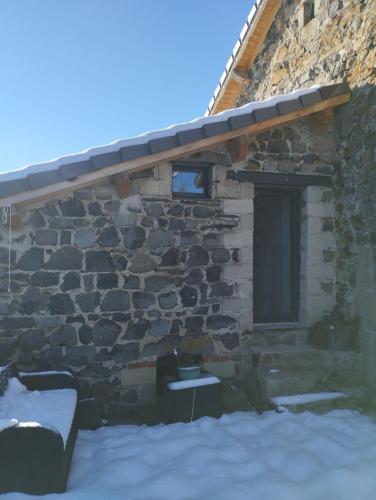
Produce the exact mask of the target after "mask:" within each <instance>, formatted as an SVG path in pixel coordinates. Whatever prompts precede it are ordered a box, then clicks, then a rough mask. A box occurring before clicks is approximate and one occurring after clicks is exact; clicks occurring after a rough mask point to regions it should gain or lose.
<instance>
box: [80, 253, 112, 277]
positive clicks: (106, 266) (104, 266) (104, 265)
mask: <svg viewBox="0 0 376 500" xmlns="http://www.w3.org/2000/svg"><path fill="white" fill-rule="evenodd" d="M114 270H115V266H114V261H113V259H112V256H111V254H110V252H107V250H88V251H87V252H86V271H94V272H99V273H101V272H112V271H114Z"/></svg>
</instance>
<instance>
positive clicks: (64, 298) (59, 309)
mask: <svg viewBox="0 0 376 500" xmlns="http://www.w3.org/2000/svg"><path fill="white" fill-rule="evenodd" d="M48 310H49V312H50V314H52V315H54V314H73V313H74V304H73V301H72V299H71V297H70V295H68V294H66V293H57V294H55V295H51V297H50V298H49V301H48Z"/></svg>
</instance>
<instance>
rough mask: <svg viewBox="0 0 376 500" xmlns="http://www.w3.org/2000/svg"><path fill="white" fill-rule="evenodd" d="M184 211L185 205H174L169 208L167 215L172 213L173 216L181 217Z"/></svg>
mask: <svg viewBox="0 0 376 500" xmlns="http://www.w3.org/2000/svg"><path fill="white" fill-rule="evenodd" d="M183 213H184V207H183V205H173V206H172V207H171V208H169V209H168V210H167V215H172V216H173V217H181V216H182V215H183Z"/></svg>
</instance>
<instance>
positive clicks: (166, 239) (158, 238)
mask: <svg viewBox="0 0 376 500" xmlns="http://www.w3.org/2000/svg"><path fill="white" fill-rule="evenodd" d="M147 245H148V247H150V248H163V247H169V246H173V245H174V238H173V236H172V234H171V233H169V232H168V231H165V230H164V229H154V230H153V231H150V234H149V237H148V239H147Z"/></svg>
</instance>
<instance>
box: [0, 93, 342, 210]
mask: <svg viewBox="0 0 376 500" xmlns="http://www.w3.org/2000/svg"><path fill="white" fill-rule="evenodd" d="M350 98H351V94H350V93H344V94H341V95H337V96H335V97H331V98H328V99H324V100H322V101H319V102H316V103H315V104H312V105H311V106H307V107H305V108H302V109H299V110H296V111H292V112H290V113H286V114H283V115H278V116H275V117H273V118H270V119H267V120H264V121H261V122H256V123H253V124H252V125H248V126H246V127H242V128H238V129H236V130H231V131H229V132H225V133H222V134H218V135H214V136H212V137H207V138H205V139H201V140H198V141H196V142H192V143H188V144H185V145H183V146H177V147H175V148H172V149H168V150H164V151H160V152H158V153H154V154H151V155H148V156H142V157H139V158H135V159H134V160H129V161H124V162H121V163H116V164H114V165H111V166H108V167H105V168H103V169H100V170H97V171H92V172H90V173H87V174H85V175H82V176H79V177H76V178H75V179H72V180H71V181H61V182H57V183H55V184H50V185H47V186H44V187H42V188H38V189H34V190H30V191H25V192H22V193H18V194H14V195H11V196H9V197H3V198H1V199H0V207H1V206H4V205H8V204H12V205H17V204H19V205H23V204H26V203H30V202H33V201H37V200H41V199H49V198H52V197H54V196H56V195H57V194H59V195H61V194H62V193H64V192H67V191H72V190H74V189H78V188H82V187H86V186H90V185H93V184H95V183H97V182H98V181H101V180H102V179H104V178H106V177H111V176H114V175H116V174H119V173H123V174H128V175H129V174H131V173H134V172H139V171H142V170H145V169H146V168H151V167H153V166H154V165H156V164H157V163H161V162H163V161H172V160H175V159H177V158H181V157H183V156H186V155H190V154H194V153H197V152H199V151H203V150H205V149H208V148H210V147H212V146H215V145H218V144H221V143H224V142H227V141H229V140H231V139H234V138H236V137H239V136H242V135H246V134H249V135H255V134H258V133H259V132H263V131H265V130H268V129H270V128H273V127H278V126H281V125H284V124H287V123H290V122H293V121H296V120H299V119H301V118H304V117H307V116H309V115H312V114H313V113H319V112H321V111H323V110H326V109H330V108H333V107H336V106H339V105H341V104H346V103H347V102H348V101H349V100H350ZM121 178H122V179H123V180H124V179H126V177H124V175H123V176H121ZM117 180H118V178H116V179H115V182H116V181H117Z"/></svg>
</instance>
